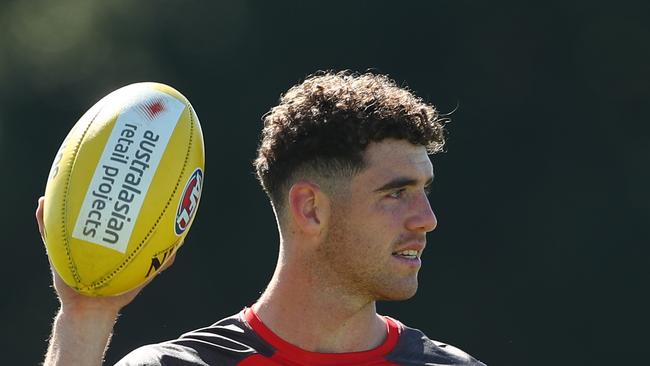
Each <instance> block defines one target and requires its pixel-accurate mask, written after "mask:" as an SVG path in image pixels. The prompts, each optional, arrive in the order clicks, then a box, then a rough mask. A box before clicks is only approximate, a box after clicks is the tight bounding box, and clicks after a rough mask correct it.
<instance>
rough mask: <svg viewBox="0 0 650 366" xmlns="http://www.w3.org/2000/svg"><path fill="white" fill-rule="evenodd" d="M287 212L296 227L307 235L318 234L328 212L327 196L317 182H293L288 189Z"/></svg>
mask: <svg viewBox="0 0 650 366" xmlns="http://www.w3.org/2000/svg"><path fill="white" fill-rule="evenodd" d="M288 198H289V200H288V201H289V202H288V203H289V213H290V214H291V219H292V221H293V222H294V225H295V227H296V229H298V230H300V231H301V232H303V233H305V234H308V235H319V234H320V233H321V232H322V230H323V228H324V227H325V225H326V224H327V221H328V219H329V214H330V202H329V198H328V197H327V195H326V194H325V192H323V191H322V190H321V189H320V187H319V186H318V185H317V184H314V183H312V182H307V181H299V182H296V183H294V184H293V185H292V186H291V189H290V190H289V197H288Z"/></svg>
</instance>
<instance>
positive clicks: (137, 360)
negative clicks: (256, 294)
mask: <svg viewBox="0 0 650 366" xmlns="http://www.w3.org/2000/svg"><path fill="white" fill-rule="evenodd" d="M384 320H385V322H386V328H387V330H388V335H387V337H386V340H385V341H384V342H383V343H382V344H381V345H380V346H379V347H377V348H374V349H372V350H369V351H364V352H352V353H317V352H308V351H305V350H303V349H300V348H298V347H296V346H294V345H292V344H290V343H288V342H286V341H284V340H283V339H281V338H280V337H278V336H277V335H275V334H274V333H273V332H272V331H271V330H270V329H269V328H267V327H266V326H265V325H264V324H263V323H262V321H261V320H260V319H259V318H258V317H257V315H256V314H255V313H254V312H253V310H252V309H250V308H245V309H244V310H242V311H241V312H240V313H239V314H236V315H234V316H231V317H229V318H226V319H223V320H220V321H219V322H217V323H215V324H213V325H211V326H209V327H207V328H202V329H198V330H195V331H192V332H189V333H186V334H183V335H182V336H181V337H180V338H178V339H176V340H173V341H167V342H163V343H158V344H152V345H147V346H143V347H140V348H138V349H136V350H134V351H133V352H131V353H129V354H128V355H127V356H126V357H124V358H123V359H122V360H121V361H119V362H118V363H117V364H116V366H134V365H152V366H156V365H161V366H162V365H165V366H181V365H182V366H190V365H192V366H198V365H201V366H204V365H211V366H212V365H217V366H302V365H306V366H334V365H337V366H338V365H348V366H352V365H357V366H388V365H391V366H397V365H401V366H415V365H432V366H436V365H466V366H485V365H484V364H483V363H481V362H479V361H477V360H476V359H474V358H472V357H471V356H469V355H468V354H467V353H465V352H463V351H461V350H459V349H457V348H455V347H452V346H450V345H446V344H443V343H440V342H436V341H432V340H430V339H429V338H427V337H426V336H425V335H424V334H423V333H422V332H421V331H419V330H417V329H414V328H409V327H407V326H405V325H403V324H402V323H400V322H399V321H397V320H395V319H392V318H390V317H384Z"/></svg>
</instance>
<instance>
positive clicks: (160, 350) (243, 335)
mask: <svg viewBox="0 0 650 366" xmlns="http://www.w3.org/2000/svg"><path fill="white" fill-rule="evenodd" d="M270 353H272V350H270V349H269V347H268V345H267V344H266V343H265V342H264V341H262V340H261V339H260V338H259V336H258V335H257V334H256V333H255V332H253V330H252V329H250V328H249V327H248V326H247V325H246V323H245V322H243V321H242V320H241V316H240V314H236V315H233V316H230V317H228V318H224V319H222V320H220V321H218V322H216V323H214V324H212V325H210V326H208V327H205V328H200V329H197V330H194V331H191V332H188V333H185V334H183V335H181V336H180V337H179V338H177V339H174V340H171V341H166V342H162V343H156V344H149V345H146V346H142V347H140V348H137V349H135V350H134V351H132V352H131V353H129V354H128V355H126V356H125V357H124V358H123V359H122V360H120V361H119V362H118V363H117V364H116V366H134V365H151V366H158V365H160V366H163V365H165V366H181V365H182V366H190V365H191V366H203V365H224V366H231V365H232V366H235V365H237V364H238V363H240V362H241V361H242V360H244V359H245V358H247V357H249V356H252V355H255V354H258V355H267V354H270Z"/></svg>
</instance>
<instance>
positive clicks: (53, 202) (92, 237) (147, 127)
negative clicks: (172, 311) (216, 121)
mask: <svg viewBox="0 0 650 366" xmlns="http://www.w3.org/2000/svg"><path fill="white" fill-rule="evenodd" d="M204 161H205V153H204V144H203V134H202V132H201V126H200V124H199V120H198V118H197V115H196V113H195V111H194V109H193V108H192V106H191V105H190V103H189V101H188V100H187V99H186V98H185V97H184V96H183V95H182V94H180V93H179V92H178V91H176V90H175V89H173V88H172V87H170V86H167V85H164V84H159V83H153V82H146V83H136V84H131V85H128V86H125V87H123V88H120V89H118V90H116V91H114V92H112V93H110V94H108V95H107V96H105V97H104V98H102V99H101V100H100V101H99V102H97V103H96V104H95V105H94V106H93V107H91V108H90V109H89V110H88V111H87V112H86V113H85V114H84V115H83V116H82V117H81V118H80V119H79V121H78V122H77V123H76V124H75V125H74V126H73V127H72V129H71V131H70V132H69V134H68V135H67V137H66V138H65V139H64V141H63V143H62V144H61V147H60V148H59V150H58V152H57V154H56V157H55V159H54V163H53V164H52V168H51V170H50V173H49V176H48V180H47V186H46V189H45V206H44V212H43V219H44V226H45V228H44V233H43V236H44V239H45V243H46V248H47V253H48V256H49V258H50V262H51V263H52V266H53V267H54V269H55V270H56V271H57V272H58V274H59V275H60V276H61V277H62V278H63V280H64V281H65V283H66V284H68V285H69V286H70V287H72V288H74V289H75V290H76V291H77V292H79V293H81V294H84V295H89V296H111V295H118V294H121V293H124V292H127V291H129V290H131V289H133V288H135V287H137V286H139V285H140V284H142V283H144V282H145V281H147V280H149V279H151V278H152V277H153V276H155V275H156V274H157V273H158V272H159V271H160V269H161V267H162V266H163V265H164V264H165V262H166V261H168V260H169V259H170V258H171V257H172V256H173V255H174V254H175V252H176V250H177V249H178V248H179V246H180V245H181V244H182V243H183V241H184V238H185V236H186V235H187V233H188V230H189V228H190V226H191V225H192V222H193V220H194V217H195V213H196V210H197V208H198V205H199V200H200V198H201V190H202V188H203V177H204Z"/></svg>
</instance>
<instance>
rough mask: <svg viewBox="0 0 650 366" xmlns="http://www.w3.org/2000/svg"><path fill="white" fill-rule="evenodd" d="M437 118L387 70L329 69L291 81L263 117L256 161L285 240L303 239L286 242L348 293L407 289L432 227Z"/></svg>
mask: <svg viewBox="0 0 650 366" xmlns="http://www.w3.org/2000/svg"><path fill="white" fill-rule="evenodd" d="M443 124H444V121H443V120H441V119H440V118H439V116H438V113H437V112H436V110H435V109H434V108H433V107H432V106H431V105H429V104H426V103H424V102H423V101H422V100H421V99H420V98H418V97H416V96H414V95H413V94H412V93H411V92H409V91H408V90H406V89H404V88H400V87H398V86H397V85H396V84H395V82H394V81H392V80H390V79H389V78H388V77H386V76H383V75H373V74H362V75H356V74H350V73H347V72H342V73H326V74H322V75H317V76H312V77H310V78H308V79H307V80H305V81H304V82H303V83H302V84H299V85H297V86H294V87H292V88H291V89H290V90H289V91H288V92H287V93H286V94H285V95H284V96H282V98H281V100H280V104H279V105H278V106H276V107H274V108H273V109H272V110H271V111H270V112H269V113H268V114H267V115H266V116H265V117H264V130H263V132H262V141H261V144H260V147H259V151H258V157H257V159H256V161H255V167H256V170H257V174H258V178H259V180H260V182H261V183H262V186H263V187H264V189H265V191H266V192H267V194H268V195H269V197H270V199H271V202H272V204H273V207H274V209H275V211H276V214H277V215H278V222H279V224H280V230H281V233H282V234H284V236H285V237H284V238H283V239H287V237H286V236H292V239H295V240H290V241H292V242H299V245H294V246H293V247H292V248H284V249H286V250H289V251H291V252H292V253H299V254H298V256H300V257H301V258H303V261H307V262H309V263H310V265H309V266H308V267H309V270H311V271H314V272H317V275H315V277H317V278H319V280H320V281H322V282H327V283H329V284H331V285H332V286H336V287H338V288H344V289H347V290H349V291H350V293H352V294H355V295H358V294H362V295H363V297H364V298H369V299H404V298H408V297H410V296H412V295H413V294H414V293H415V290H416V289H417V271H418V270H419V267H420V261H419V255H420V254H421V252H422V249H423V247H424V243H425V241H426V239H425V234H426V232H428V231H431V230H433V229H434V228H435V226H436V218H435V216H434V215H433V212H432V211H431V207H430V206H429V202H428V200H427V197H426V193H425V190H426V187H428V185H429V184H430V183H431V180H432V179H433V168H432V166H431V162H430V161H429V158H428V154H432V153H436V152H438V151H440V150H442V147H443V145H444V131H443ZM414 253H415V255H413V254H414ZM294 258H295V257H294Z"/></svg>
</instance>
